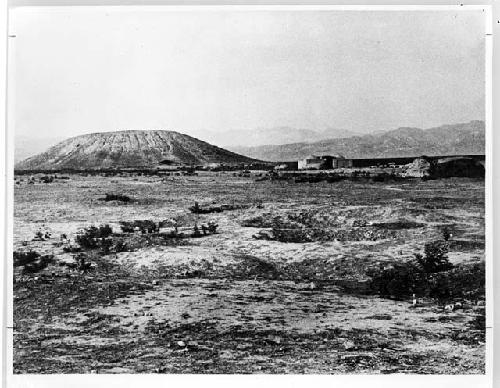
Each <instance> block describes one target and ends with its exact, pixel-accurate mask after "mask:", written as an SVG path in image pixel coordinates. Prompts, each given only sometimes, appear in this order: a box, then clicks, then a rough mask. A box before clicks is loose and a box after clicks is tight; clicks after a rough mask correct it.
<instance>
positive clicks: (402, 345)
mask: <svg viewBox="0 0 500 388" xmlns="http://www.w3.org/2000/svg"><path fill="white" fill-rule="evenodd" d="M21 178H23V177H21ZM106 193H120V194H124V195H127V196H129V197H131V198H132V201H131V202H126V203H124V202H119V201H110V202H105V201H102V200H100V198H102V197H104V195H105V194H106ZM194 202H199V203H200V206H208V205H212V206H215V205H217V204H219V205H220V204H225V205H233V206H234V209H233V210H224V211H220V212H214V213H207V214H194V213H192V212H191V211H190V210H189V207H190V206H193V204H194ZM275 217H281V218H286V217H288V218H287V220H286V223H285V221H283V220H282V223H281V225H284V227H283V230H288V229H287V228H288V227H290V225H292V226H293V225H295V226H297V225H299V226H300V227H301V228H302V229H301V232H300V233H301V235H300V238H298V239H296V240H297V242H295V240H294V238H291V239H290V242H285V240H284V239H280V238H276V235H273V234H272V226H271V224H270V222H271V221H272V220H273V219H274V218H275ZM133 220H153V221H155V222H159V221H162V220H175V221H176V223H177V225H178V226H179V228H180V229H181V230H191V229H192V228H193V226H194V225H195V223H197V225H201V224H202V223H207V222H209V221H213V222H215V223H217V224H218V228H217V232H216V233H215V234H208V235H206V236H202V237H198V238H191V237H189V236H188V238H167V237H165V235H163V234H162V233H161V232H162V231H161V230H160V233H157V234H156V235H155V236H153V235H151V236H149V235H146V234H144V235H143V234H140V233H137V232H135V233H129V234H124V233H122V232H121V230H120V221H133ZM14 222H15V225H14V250H15V251H16V250H18V251H26V250H34V251H36V252H38V253H40V254H41V255H53V260H52V262H51V263H50V264H49V265H48V266H47V267H46V268H44V269H41V270H40V271H36V272H27V271H23V270H22V269H21V268H19V267H15V268H14V372H15V373H323V374H325V373H327V374H339V373H424V374H477V373H484V355H485V354H484V352H485V348H484V327H481V325H480V324H479V325H478V324H477V322H478V321H479V322H480V317H481V316H484V307H483V303H484V295H480V293H479V294H478V293H477V292H473V291H470V290H469V291H470V292H469V293H466V292H465V291H464V293H463V295H461V296H460V298H458V299H457V296H456V295H455V294H453V295H452V294H445V295H441V296H440V297H432V296H429V295H417V297H418V298H419V301H418V303H417V305H416V306H413V304H412V298H411V296H405V297H399V298H392V297H389V296H387V295H380V293H378V292H375V291H374V290H373V288H372V286H371V284H372V283H371V280H372V275H371V274H372V272H371V271H373V270H374V269H375V270H383V269H384V268H387V267H388V266H391V265H393V264H394V263H404V262H407V261H409V260H412V259H413V258H414V256H415V254H416V253H422V252H423V249H424V245H425V244H426V243H427V242H429V241H433V240H438V239H440V238H441V235H442V229H443V228H444V227H446V228H447V230H449V231H450V233H451V237H450V240H449V242H448V243H449V251H448V258H449V261H450V262H451V263H452V264H453V265H454V266H455V268H457V267H460V266H472V265H475V264H477V263H484V180H480V179H467V178H456V179H442V180H430V181H420V180H415V181H404V182H388V183H374V182H352V181H341V182H336V183H327V182H319V183H293V182H287V181H255V179H254V178H252V177H237V176H233V174H232V173H201V174H200V176H172V177H169V178H166V179H165V180H164V181H163V182H162V180H161V179H160V178H158V177H144V176H139V177H98V176H97V177H95V176H88V177H84V176H78V175H71V176H70V179H69V180H58V179H56V180H55V181H54V182H52V183H48V184H44V183H36V184H27V183H26V177H24V180H23V181H22V182H21V183H20V184H17V185H15V206H14ZM103 224H109V225H110V226H111V228H112V230H113V239H121V241H125V243H126V244H127V245H128V246H129V249H123V251H122V250H120V251H118V250H116V251H115V250H113V249H111V250H110V251H105V252H101V251H99V250H95V249H94V250H92V251H91V252H89V253H88V258H89V259H88V260H89V262H90V263H91V267H90V268H88V269H86V270H82V269H78V268H75V266H76V259H75V257H76V256H77V254H75V253H71V252H64V250H63V248H64V247H65V245H64V243H62V242H61V238H60V235H61V234H66V235H67V237H68V239H74V238H75V236H76V234H77V233H78V231H79V230H81V229H82V228H85V227H89V226H91V225H95V226H99V225H103ZM295 226H293V227H295ZM183 228H184V229H183ZM38 231H42V232H43V233H46V232H49V233H50V236H48V235H47V238H42V239H34V236H35V234H36V233H37V232H38ZM254 236H255V237H254ZM287 238H288V237H287ZM113 241H115V240H113ZM134 241H135V242H134ZM460 268H462V267H460ZM464 268H465V267H464ZM467 268H468V267H467ZM465 279H466V282H467V277H465ZM465 288H466V287H465ZM458 300H459V301H460V303H461V307H460V308H453V309H445V305H446V304H449V303H456V302H457V301H458Z"/></svg>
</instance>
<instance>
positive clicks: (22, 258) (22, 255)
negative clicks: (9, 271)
mask: <svg viewBox="0 0 500 388" xmlns="http://www.w3.org/2000/svg"><path fill="white" fill-rule="evenodd" d="M13 257H14V267H23V266H25V265H26V264H30V263H33V262H35V261H36V260H37V259H38V258H39V257H40V254H39V253H38V252H35V251H15V252H14V253H13Z"/></svg>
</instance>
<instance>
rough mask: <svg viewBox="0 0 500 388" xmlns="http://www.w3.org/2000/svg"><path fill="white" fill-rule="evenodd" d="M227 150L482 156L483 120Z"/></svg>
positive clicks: (288, 156) (279, 157)
mask: <svg viewBox="0 0 500 388" xmlns="http://www.w3.org/2000/svg"><path fill="white" fill-rule="evenodd" d="M228 148H229V149H230V150H231V151H234V152H237V153H239V154H242V155H246V156H248V157H252V158H256V159H260V160H268V161H292V160H297V159H300V158H304V157H306V156H308V155H311V154H319V155H321V154H341V155H343V156H345V157H347V158H355V159H358V158H388V157H405V156H419V155H429V156H431V155H458V154H484V152H485V128H484V122H483V121H478V120H475V121H470V122H468V123H462V124H452V125H443V126H440V127H434V128H429V129H420V128H408V127H402V128H398V129H394V130H390V131H386V132H377V133H372V134H368V135H363V136H351V137H344V138H338V139H329V140H321V141H315V142H297V143H292V144H282V145H264V146H255V147H241V146H239V147H228Z"/></svg>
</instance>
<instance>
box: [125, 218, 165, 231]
mask: <svg viewBox="0 0 500 388" xmlns="http://www.w3.org/2000/svg"><path fill="white" fill-rule="evenodd" d="M120 225H121V229H122V231H123V233H134V232H135V230H136V228H139V230H140V232H141V233H155V232H158V231H159V230H160V227H159V225H158V224H157V223H156V222H154V221H151V220H135V221H120Z"/></svg>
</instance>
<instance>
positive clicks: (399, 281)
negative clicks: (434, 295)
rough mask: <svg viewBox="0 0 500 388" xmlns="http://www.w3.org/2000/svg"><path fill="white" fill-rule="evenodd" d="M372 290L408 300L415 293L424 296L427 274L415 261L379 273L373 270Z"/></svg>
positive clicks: (371, 275)
mask: <svg viewBox="0 0 500 388" xmlns="http://www.w3.org/2000/svg"><path fill="white" fill-rule="evenodd" d="M368 275H369V276H370V277H371V278H372V281H371V289H372V291H374V292H376V293H377V294H379V295H382V296H390V297H395V298H406V297H409V296H411V295H412V294H413V293H415V294H419V295H422V293H423V291H424V290H425V287H426V278H425V274H424V273H422V271H421V268H420V266H419V265H418V264H417V263H415V262H414V261H410V262H407V263H397V264H395V265H394V266H392V267H390V268H388V269H385V270H381V271H377V270H371V271H370V272H369V273H368Z"/></svg>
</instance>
